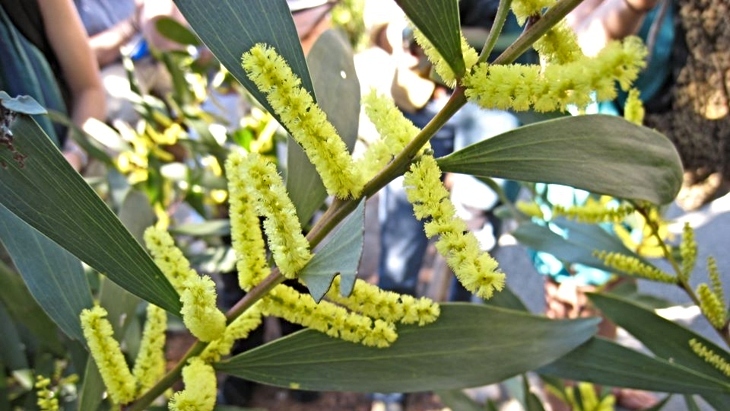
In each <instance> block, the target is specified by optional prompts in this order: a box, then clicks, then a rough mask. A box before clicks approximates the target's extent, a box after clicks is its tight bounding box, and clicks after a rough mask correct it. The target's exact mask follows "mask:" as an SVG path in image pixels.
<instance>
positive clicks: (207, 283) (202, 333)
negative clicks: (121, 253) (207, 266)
mask: <svg viewBox="0 0 730 411" xmlns="http://www.w3.org/2000/svg"><path fill="white" fill-rule="evenodd" d="M144 239H145V243H146V244H147V248H148V249H149V250H150V254H152V257H153V259H154V260H155V263H156V264H157V266H158V267H159V268H160V270H161V271H162V273H163V274H165V276H166V277H167V278H168V280H170V282H171V283H172V285H173V286H174V287H175V289H176V290H177V292H178V293H179V294H180V301H181V302H182V309H181V310H180V314H182V316H183V323H185V326H186V327H187V329H188V330H190V333H191V334H193V335H194V336H195V337H196V338H197V339H199V340H200V341H206V342H207V341H213V340H215V339H217V338H219V337H220V336H221V335H223V331H225V329H226V316H225V315H224V314H223V313H222V312H221V311H220V310H219V309H218V307H217V306H216V297H217V295H216V291H215V283H214V282H213V280H211V279H210V277H208V276H200V275H198V273H196V272H195V270H193V269H192V268H190V263H189V262H188V260H187V259H186V258H185V256H184V255H183V253H182V251H180V249H179V248H177V247H176V246H175V242H174V240H173V239H172V236H170V234H169V233H168V232H167V231H164V230H161V229H159V228H156V227H149V228H147V230H145V233H144Z"/></svg>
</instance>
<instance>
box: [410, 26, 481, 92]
mask: <svg viewBox="0 0 730 411" xmlns="http://www.w3.org/2000/svg"><path fill="white" fill-rule="evenodd" d="M460 36H461V53H462V55H463V56H464V66H465V67H466V70H467V71H469V69H470V68H471V67H472V66H473V65H474V64H475V63H476V62H477V60H478V59H479V55H478V54H477V52H476V50H474V48H472V47H471V46H470V45H469V43H467V41H466V38H464V35H463V34H461V33H460ZM413 38H414V39H415V40H416V43H418V45H419V46H421V48H422V49H423V52H424V54H426V57H427V58H428V60H429V61H430V62H431V63H433V67H434V69H435V70H436V73H437V74H438V75H439V77H441V80H443V82H444V84H446V85H447V86H448V87H451V88H453V87H454V86H456V80H457V78H456V75H457V73H454V71H453V70H452V69H451V66H449V64H448V63H447V62H446V60H444V58H443V57H442V56H441V54H440V53H439V52H438V50H436V48H435V47H434V46H433V44H431V42H430V41H429V40H428V39H427V38H426V36H425V35H424V34H423V33H422V32H421V30H419V29H418V28H415V27H414V29H413Z"/></svg>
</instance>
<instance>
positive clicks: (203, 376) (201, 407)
mask: <svg viewBox="0 0 730 411" xmlns="http://www.w3.org/2000/svg"><path fill="white" fill-rule="evenodd" d="M182 377H183V383H185V389H184V390H182V391H178V392H176V393H175V394H173V396H172V398H170V403H169V404H168V405H169V407H170V411H212V410H213V408H214V407H215V398H216V385H217V383H216V379H215V370H213V367H211V366H210V365H208V364H206V363H205V362H204V361H203V360H201V359H200V358H197V357H195V358H192V359H191V360H190V362H189V363H188V365H186V366H185V368H183V370H182Z"/></svg>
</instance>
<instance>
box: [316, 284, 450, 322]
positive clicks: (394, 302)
mask: <svg viewBox="0 0 730 411" xmlns="http://www.w3.org/2000/svg"><path fill="white" fill-rule="evenodd" d="M339 288H340V277H339V276H338V277H335V279H334V281H333V283H332V286H331V287H330V289H329V290H328V292H327V295H326V298H327V300H329V301H332V302H333V303H335V304H338V305H341V306H343V307H346V308H347V309H349V310H352V311H355V312H358V313H360V314H363V315H366V316H368V317H372V318H380V319H383V320H385V321H387V322H391V323H395V322H401V323H403V324H415V323H418V325H426V324H429V323H432V322H434V321H436V319H437V318H438V315H439V313H440V312H441V311H440V308H439V306H438V304H437V303H435V302H434V301H433V300H430V299H428V298H425V297H423V298H421V299H419V300H416V299H415V298H414V297H412V296H410V295H405V294H398V293H394V292H391V291H385V290H383V289H381V288H380V287H378V286H376V285H373V284H370V283H368V282H366V281H363V280H361V279H357V280H356V281H355V287H354V288H353V290H352V294H350V296H348V297H343V296H342V295H341V294H340V291H339Z"/></svg>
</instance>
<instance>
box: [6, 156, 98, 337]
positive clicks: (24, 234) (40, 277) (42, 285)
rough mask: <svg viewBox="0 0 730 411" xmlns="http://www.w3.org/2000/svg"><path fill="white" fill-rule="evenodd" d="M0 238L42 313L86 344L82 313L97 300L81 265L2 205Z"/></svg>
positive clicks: (70, 335)
mask: <svg viewBox="0 0 730 411" xmlns="http://www.w3.org/2000/svg"><path fill="white" fill-rule="evenodd" d="M27 167H30V166H27ZM0 239H2V243H3V244H4V245H5V248H6V249H7V250H8V254H10V257H11V258H12V259H13V263H14V264H15V267H16V268H17V269H18V272H19V273H20V275H21V276H22V277H23V281H24V282H25V284H26V286H27V287H28V291H30V293H31V294H32V295H33V298H35V300H36V301H37V302H38V304H39V305H40V306H41V308H43V311H45V312H46V314H48V316H49V317H50V318H51V319H52V320H53V321H54V322H55V323H56V324H57V325H58V327H59V328H60V329H61V330H62V331H63V332H64V333H65V334H66V335H67V336H68V337H69V338H71V339H74V340H78V341H82V342H83V341H84V334H83V332H82V331H81V324H80V322H79V314H80V313H81V310H83V309H84V308H91V306H93V305H94V301H93V300H92V298H91V291H90V290H89V284H88V283H87V281H86V275H85V274H84V270H83V268H82V267H81V262H79V260H78V259H77V258H76V257H74V256H73V255H72V254H71V253H69V252H68V251H66V250H64V249H63V248H61V247H59V246H58V244H56V243H54V242H53V241H51V240H49V239H48V237H46V236H44V235H43V234H41V233H39V232H38V231H36V230H35V229H33V227H30V226H29V225H28V224H26V223H24V222H23V221H22V220H21V219H19V218H18V217H16V216H15V215H14V214H13V213H11V212H10V211H8V210H7V209H6V208H5V207H3V206H0Z"/></svg>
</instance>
